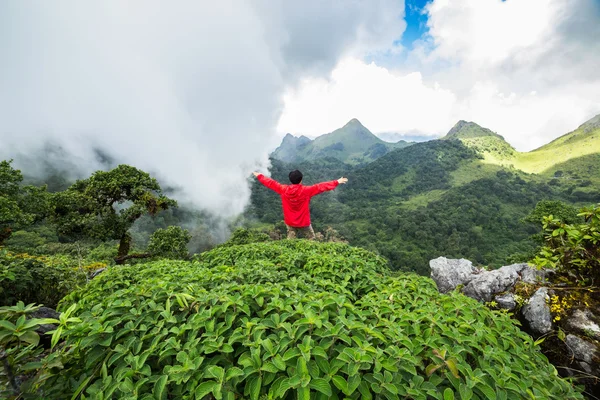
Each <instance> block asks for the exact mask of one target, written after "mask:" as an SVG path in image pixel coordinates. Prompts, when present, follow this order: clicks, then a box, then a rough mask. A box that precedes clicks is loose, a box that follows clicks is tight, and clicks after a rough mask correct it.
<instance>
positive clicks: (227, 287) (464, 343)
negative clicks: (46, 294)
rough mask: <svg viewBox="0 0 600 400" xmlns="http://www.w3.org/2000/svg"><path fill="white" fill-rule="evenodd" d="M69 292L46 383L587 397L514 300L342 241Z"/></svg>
mask: <svg viewBox="0 0 600 400" xmlns="http://www.w3.org/2000/svg"><path fill="white" fill-rule="evenodd" d="M73 304H76V306H73V307H76V308H75V309H74V311H73V310H70V311H73V312H72V313H71V315H73V316H75V317H77V318H79V319H80V320H81V322H74V323H73V324H71V325H70V326H67V327H66V328H65V329H66V330H65V331H64V332H63V338H64V342H62V344H60V345H59V348H60V350H59V351H56V352H54V353H53V354H52V355H51V356H50V357H49V359H48V360H46V361H45V362H46V364H47V365H48V366H51V367H52V368H49V369H46V370H43V371H42V372H41V374H42V375H43V376H40V378H41V380H42V381H43V384H42V386H41V387H40V389H39V392H38V396H39V395H41V396H42V397H43V398H47V399H63V398H69V399H70V398H82V399H83V398H85V399H112V398H119V399H212V398H216V399H221V398H225V399H235V398H249V399H267V398H268V399H276V398H285V399H295V398H299V399H342V398H349V399H358V398H364V399H370V398H386V399H396V398H413V399H426V398H434V399H452V398H455V397H456V398H461V399H470V398H473V399H477V398H480V399H516V398H531V399H533V398H535V399H542V398H543V399H549V398H556V399H572V398H573V399H574V398H582V397H581V395H580V394H579V393H577V392H576V391H575V390H574V389H573V387H572V386H571V384H570V383H568V382H567V381H565V380H563V379H561V378H559V377H558V376H557V373H556V370H555V369H554V367H553V366H552V365H550V364H549V363H548V361H547V359H546V358H545V356H543V355H542V354H541V353H540V352H539V350H538V347H537V346H536V345H535V344H534V343H533V341H532V339H531V338H530V337H528V336H527V335H525V334H524V333H522V332H521V331H520V330H519V329H518V327H517V326H516V325H515V323H514V322H512V321H511V320H510V318H509V317H508V316H507V315H503V314H500V313H495V312H492V311H489V310H488V309H486V308H485V307H484V306H483V305H480V304H479V303H477V302H476V301H475V300H472V299H469V298H467V297H464V296H463V295H461V294H458V293H450V294H449V295H441V294H439V293H438V292H437V290H436V287H435V284H434V283H433V282H432V281H431V280H429V279H427V278H423V277H419V276H417V275H414V274H400V273H393V272H390V271H389V270H388V269H387V266H386V262H385V260H384V259H382V258H380V257H378V256H375V255H374V254H372V253H370V252H367V251H365V250H361V249H356V248H352V247H350V246H347V245H345V244H338V243H336V244H319V243H312V242H306V241H280V242H276V243H257V244H248V245H239V246H224V247H220V248H217V249H214V250H212V251H210V252H207V253H203V254H202V255H201V256H199V257H198V259H197V260H196V261H193V262H181V261H159V262H153V263H149V264H143V265H135V266H124V267H115V268H111V269H110V270H109V271H108V272H106V273H104V274H101V275H100V276H99V277H98V278H96V279H94V280H93V281H92V282H91V283H90V285H88V286H87V287H86V288H85V289H83V290H80V291H77V292H74V293H73V294H71V295H69V296H68V297H67V298H66V299H65V300H64V301H63V304H62V307H63V309H66V308H67V307H70V306H72V305H73Z"/></svg>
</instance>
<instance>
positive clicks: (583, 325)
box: [566, 309, 600, 340]
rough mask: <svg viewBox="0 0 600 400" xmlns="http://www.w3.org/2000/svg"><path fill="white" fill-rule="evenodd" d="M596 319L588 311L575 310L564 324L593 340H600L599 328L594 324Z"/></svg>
mask: <svg viewBox="0 0 600 400" xmlns="http://www.w3.org/2000/svg"><path fill="white" fill-rule="evenodd" d="M597 319H598V318H597V317H596V316H595V315H594V314H593V313H592V311H591V310H589V309H586V310H575V312H573V314H572V315H571V316H570V317H569V318H568V319H567V321H566V323H567V326H568V327H569V328H571V329H573V330H575V331H578V332H580V333H583V334H586V335H588V336H590V337H592V338H593V339H596V340H600V326H598V324H597V323H596V322H594V320H597Z"/></svg>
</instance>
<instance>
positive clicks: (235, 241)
mask: <svg viewBox="0 0 600 400" xmlns="http://www.w3.org/2000/svg"><path fill="white" fill-rule="evenodd" d="M269 240H271V238H270V237H269V235H268V234H266V233H264V232H260V231H258V230H256V229H246V228H238V229H236V230H235V231H233V233H232V234H231V237H230V238H229V240H227V241H226V242H225V243H223V245H222V246H226V247H227V246H232V245H240V244H250V243H261V242H268V241H269Z"/></svg>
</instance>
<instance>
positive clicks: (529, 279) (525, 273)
mask: <svg viewBox="0 0 600 400" xmlns="http://www.w3.org/2000/svg"><path fill="white" fill-rule="evenodd" d="M521 265H524V268H523V269H522V270H521V281H522V282H525V283H531V284H535V283H540V282H542V283H544V282H546V277H547V275H549V274H551V273H553V272H554V271H550V270H539V269H537V268H534V267H530V266H529V265H528V264H521Z"/></svg>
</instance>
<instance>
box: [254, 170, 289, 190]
mask: <svg viewBox="0 0 600 400" xmlns="http://www.w3.org/2000/svg"><path fill="white" fill-rule="evenodd" d="M253 174H254V176H255V177H256V178H257V179H258V181H259V182H260V183H262V184H263V185H265V186H266V187H268V188H269V189H271V190H273V191H275V192H277V193H279V194H281V193H283V185H282V184H281V183H279V182H277V181H276V180H274V179H271V178H267V177H266V176H264V175H263V174H261V173H258V172H253Z"/></svg>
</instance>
